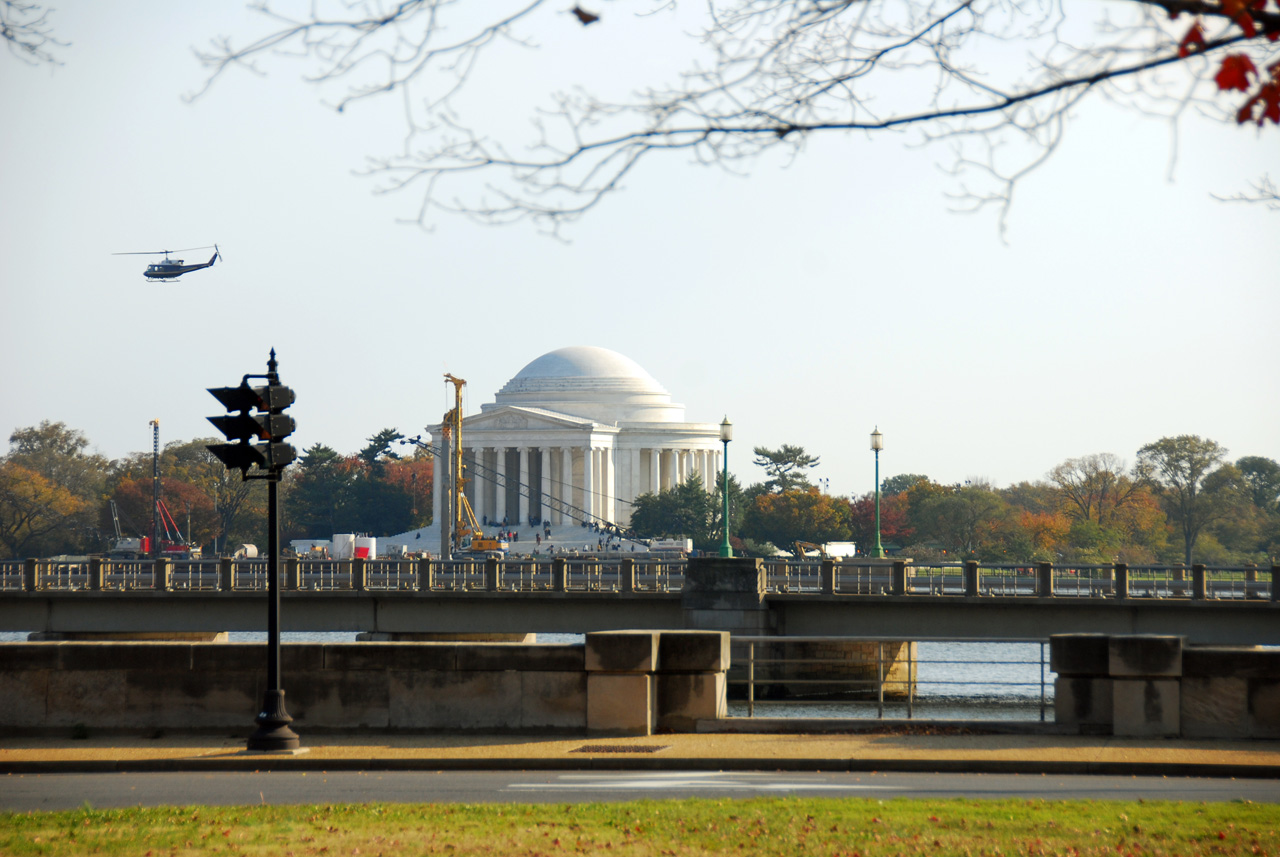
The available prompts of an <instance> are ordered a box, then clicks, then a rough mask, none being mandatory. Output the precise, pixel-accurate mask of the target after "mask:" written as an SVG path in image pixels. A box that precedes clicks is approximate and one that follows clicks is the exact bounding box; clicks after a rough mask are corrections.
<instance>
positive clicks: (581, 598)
mask: <svg viewBox="0 0 1280 857" xmlns="http://www.w3.org/2000/svg"><path fill="white" fill-rule="evenodd" d="M283 565H284V568H283V571H282V575H283V581H282V589H283V607H282V610H281V621H282V629H283V630H285V631H348V632H351V631H354V632H365V633H370V634H375V635H384V637H383V638H389V639H412V638H414V637H415V636H416V635H425V634H442V635H447V634H464V633H476V632H480V633H507V634H510V633H527V632H536V631H542V632H567V633H586V632H588V631H600V630H621V629H632V628H645V629H650V630H679V629H710V630H729V631H733V632H735V633H739V634H777V635H788V636H812V635H846V636H847V635H858V636H862V637H867V636H877V635H880V636H885V637H895V638H904V637H911V636H913V635H919V636H936V637H975V638H978V637H981V638H986V639H1027V638H1039V639H1043V638H1046V637H1048V636H1049V635H1050V634H1058V633H1083V632H1097V633H1106V634H1176V635H1180V636H1183V637H1185V638H1186V639H1187V641H1188V642H1189V643H1191V644H1215V645H1280V598H1278V597H1277V596H1278V595H1280V586H1277V571H1278V570H1280V567H1278V566H1272V567H1271V568H1269V569H1266V568H1264V569H1258V568H1256V567H1253V566H1241V567H1230V568H1225V567H1206V566H1202V565H1194V566H1192V567H1190V568H1184V567H1182V566H1179V565H1171V566H1128V565H1125V564H1123V563H1116V564H1112V565H1089V566H1081V565H1074V566H1062V565H1053V564H1050V563H1030V564H1022V565H1019V564H999V565H989V564H979V563H977V562H968V563H949V564H941V565H917V564H915V563H912V562H911V561H909V560H869V559H865V558H858V559H854V560H847V561H832V560H825V561H821V562H813V561H808V562H796V561H785V562H783V561H777V562H775V561H772V560H770V561H764V560H755V559H728V560H726V559H719V558H701V559H693V560H688V561H683V560H681V561H672V560H665V559H651V558H643V559H639V558H638V559H631V558H621V559H617V558H610V559H604V558H602V557H598V556H590V555H588V556H582V557H557V558H554V559H553V558H545V559H534V560H521V561H498V560H493V559H490V560H485V561H478V560H477V561H462V562H441V561H437V560H429V559H420V560H398V561H397V560H361V559H357V560H351V561H327V560H321V561H312V560H296V559H291V560H287V561H286V562H285V563H284V564H283ZM266 577H267V566H266V562H265V560H256V561H255V560H250V561H243V560H231V559H222V560H211V561H204V562H179V561H172V560H166V559H160V560H155V561H129V562H116V561H112V560H108V559H105V558H103V559H99V558H90V559H87V560H84V561H82V562H55V561H45V560H26V561H18V562H4V563H0V631H17V632H24V631H25V632H40V633H44V634H47V635H53V636H57V635H65V636H67V637H75V636H82V635H83V636H92V635H107V634H114V635H130V634H133V635H165V634H172V635H180V634H181V635H190V634H201V633H209V634H211V633H217V632H222V631H261V630H263V629H264V628H265V626H266V609H267V608H266V598H265V591H266Z"/></svg>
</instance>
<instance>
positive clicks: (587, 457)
mask: <svg viewBox="0 0 1280 857" xmlns="http://www.w3.org/2000/svg"><path fill="white" fill-rule="evenodd" d="M594 456H595V450H594V449H592V448H591V446H590V444H588V445H587V446H586V447H585V448H584V449H583V450H582V509H583V511H585V512H586V513H587V519H588V522H590V520H591V519H592V518H594V517H595V513H596V505H595V497H596V495H595V476H596V469H595V463H596V462H595V457H594Z"/></svg>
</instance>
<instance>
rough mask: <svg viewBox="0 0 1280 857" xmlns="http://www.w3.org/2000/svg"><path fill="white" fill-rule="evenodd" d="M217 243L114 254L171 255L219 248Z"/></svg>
mask: <svg viewBox="0 0 1280 857" xmlns="http://www.w3.org/2000/svg"><path fill="white" fill-rule="evenodd" d="M217 249H218V245H217V244H205V245H204V246H203V247H184V248H182V249H181V250H137V251H135V252H132V253H112V254H111V255H112V256H169V255H171V254H173V253H188V252H190V251H192V250H217Z"/></svg>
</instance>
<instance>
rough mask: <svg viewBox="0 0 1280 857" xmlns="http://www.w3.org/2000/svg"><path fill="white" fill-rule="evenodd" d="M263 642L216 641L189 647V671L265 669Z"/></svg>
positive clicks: (253, 670)
mask: <svg viewBox="0 0 1280 857" xmlns="http://www.w3.org/2000/svg"><path fill="white" fill-rule="evenodd" d="M266 668H267V655H266V646H265V644H263V643H217V644H212V643H211V644H209V645H203V646H192V647H191V671H192V672H195V673H200V674H209V673H221V672H255V671H258V670H266Z"/></svg>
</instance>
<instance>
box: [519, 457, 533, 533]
mask: <svg viewBox="0 0 1280 857" xmlns="http://www.w3.org/2000/svg"><path fill="white" fill-rule="evenodd" d="M520 485H521V486H522V487H521V488H520V489H519V490H520V522H519V523H518V524H516V527H517V528H518V527H525V526H528V524H529V494H530V493H531V492H530V491H529V447H527V446H522V447H520Z"/></svg>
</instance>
